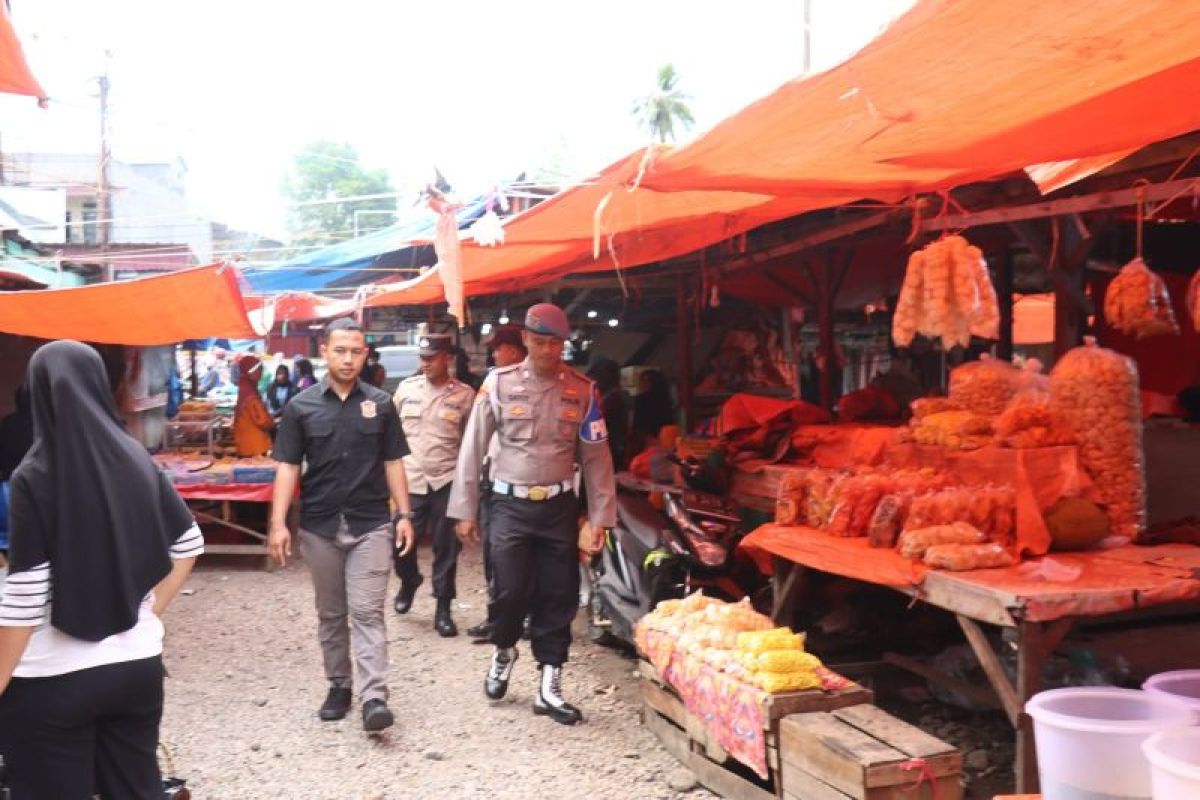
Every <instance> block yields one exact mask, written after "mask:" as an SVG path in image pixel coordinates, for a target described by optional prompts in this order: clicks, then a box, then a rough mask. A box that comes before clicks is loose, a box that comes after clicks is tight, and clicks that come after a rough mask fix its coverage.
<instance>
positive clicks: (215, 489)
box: [175, 483, 273, 503]
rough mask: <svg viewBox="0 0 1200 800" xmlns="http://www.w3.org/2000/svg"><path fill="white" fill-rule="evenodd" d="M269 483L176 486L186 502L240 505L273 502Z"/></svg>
mask: <svg viewBox="0 0 1200 800" xmlns="http://www.w3.org/2000/svg"><path fill="white" fill-rule="evenodd" d="M272 489H273V486H272V484H269V483H194V484H185V485H183V486H178V485H177V486H176V487H175V490H176V491H177V492H179V496H180V497H182V498H183V499H184V500H233V501H236V502H240V503H269V502H271V491H272Z"/></svg>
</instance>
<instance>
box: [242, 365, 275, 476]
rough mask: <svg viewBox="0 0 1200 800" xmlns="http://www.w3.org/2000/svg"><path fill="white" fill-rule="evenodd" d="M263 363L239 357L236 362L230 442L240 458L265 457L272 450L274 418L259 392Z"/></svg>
mask: <svg viewBox="0 0 1200 800" xmlns="http://www.w3.org/2000/svg"><path fill="white" fill-rule="evenodd" d="M262 371H263V369H262V362H261V361H259V360H258V357H257V356H242V358H241V359H240V360H239V361H238V397H237V406H236V407H235V408H234V411H233V443H234V446H235V447H237V454H238V455H239V456H242V457H250V456H264V455H266V454H267V453H269V452H270V451H271V433H272V432H273V431H274V430H275V419H274V418H273V417H272V416H271V414H270V412H268V411H267V407H266V406H265V405H263V401H262V397H261V396H259V393H258V380H259V378H261V377H262Z"/></svg>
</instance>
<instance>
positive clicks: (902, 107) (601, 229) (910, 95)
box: [370, 0, 1200, 305]
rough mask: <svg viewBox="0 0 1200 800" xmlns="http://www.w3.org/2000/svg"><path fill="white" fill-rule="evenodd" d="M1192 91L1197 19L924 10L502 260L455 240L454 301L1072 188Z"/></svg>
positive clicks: (574, 208) (648, 158)
mask: <svg viewBox="0 0 1200 800" xmlns="http://www.w3.org/2000/svg"><path fill="white" fill-rule="evenodd" d="M1198 81H1200V4H1196V3H1181V2H1177V1H1176V0H1148V2H1142V3H1129V2H1128V0H1063V1H1062V2H1057V3H1046V2H1044V1H1043V0H1011V2H1003V3H997V2H995V0H922V2H919V3H918V4H917V5H916V6H915V7H914V9H913V10H912V11H910V12H909V13H908V14H906V15H904V16H903V17H901V18H900V19H899V20H897V21H896V22H895V23H893V24H892V26H891V27H890V28H888V30H886V31H885V32H884V33H883V34H882V35H881V36H880V37H879V38H878V39H876V40H875V41H873V42H871V43H870V44H868V45H867V46H866V47H865V48H864V49H863V50H862V51H861V52H860V53H858V54H857V55H856V56H854V57H853V58H851V59H850V60H849V61H847V62H845V63H843V64H842V65H840V66H838V67H835V68H834V69H832V70H830V71H828V72H825V73H822V74H818V75H814V76H811V77H807V78H804V79H798V80H795V81H791V82H789V83H787V84H785V85H784V86H783V87H781V88H780V89H778V90H777V91H776V92H774V93H773V94H771V95H768V96H767V97H765V98H763V99H762V100H760V101H758V102H756V103H754V104H752V105H750V106H748V107H747V108H746V109H744V110H742V111H741V112H739V113H737V114H735V115H733V116H732V117H730V118H728V119H727V120H725V121H724V122H722V123H721V124H720V125H718V126H717V127H716V128H714V129H713V130H712V131H710V132H709V133H707V134H706V135H704V136H701V137H700V138H699V139H697V140H696V141H695V142H693V143H691V144H689V145H687V146H685V147H681V148H678V149H675V150H672V149H668V148H651V149H650V150H648V151H641V150H639V151H637V152H635V153H633V154H631V155H629V156H627V157H626V158H624V159H622V160H620V161H618V162H617V163H615V164H613V165H612V166H610V167H608V168H607V169H605V170H603V171H602V172H601V173H600V174H599V175H597V176H594V177H593V178H592V179H590V180H589V181H587V182H586V183H585V184H583V185H580V186H576V187H573V188H571V189H569V190H567V191H565V192H563V193H561V194H559V195H557V196H555V197H554V198H552V199H551V200H548V201H546V202H545V203H542V204H541V205H540V206H536V207H534V208H533V209H531V210H530V211H528V212H526V213H524V214H522V215H519V216H517V217H515V218H513V219H512V220H510V221H509V222H508V224H506V226H505V233H506V243H505V244H504V245H501V246H499V247H494V248H491V247H481V246H478V245H476V244H474V243H473V242H464V247H463V281H464V290H465V293H466V294H467V295H476V294H484V293H488V292H496V291H512V290H515V289H521V288H527V287H528V286H529V285H531V284H533V283H536V282H539V281H545V280H549V279H552V278H554V277H557V276H560V275H563V274H569V273H572V272H583V271H596V270H609V269H613V268H623V267H631V266H637V265H640V264H645V263H650V262H652V261H658V260H663V259H666V258H671V257H674V256H678V255H683V254H685V253H689V252H692V251H695V250H697V249H699V248H702V247H705V246H707V245H710V244H712V243H714V242H717V241H721V240H723V239H727V238H729V237H732V236H736V235H738V234H740V233H742V232H744V231H746V230H749V229H751V228H754V227H757V226H759V225H762V224H765V223H767V222H771V221H774V220H778V219H783V218H786V217H790V216H794V215H796V214H800V213H803V212H805V211H810V210H813V209H817V208H823V207H830V206H835V205H842V204H845V203H848V202H852V201H854V200H858V199H864V198H869V199H874V200H878V201H882V202H889V203H890V202H896V201H898V200H900V199H902V198H903V197H905V196H907V195H910V194H913V193H915V192H921V191H930V190H934V189H940V188H946V187H951V186H955V185H959V184H962V183H968V182H971V181H976V180H983V179H986V178H991V177H995V176H997V175H1000V174H1004V173H1006V172H1010V171H1013V170H1016V169H1021V168H1023V167H1025V166H1028V165H1033V164H1046V163H1048V162H1055V161H1068V160H1077V162H1076V163H1075V164H1073V165H1071V166H1069V167H1064V168H1062V171H1063V172H1064V175H1061V176H1059V178H1060V180H1061V179H1064V178H1070V177H1071V176H1072V175H1074V176H1078V175H1081V174H1084V173H1086V171H1087V170H1090V169H1095V168H1097V165H1098V164H1102V163H1104V162H1105V161H1106V160H1107V159H1109V158H1115V157H1117V156H1119V154H1121V153H1124V152H1127V151H1129V150H1131V149H1134V148H1137V147H1141V146H1144V145H1147V144H1151V143H1153V142H1156V141H1160V140H1162V139H1166V138H1169V137H1172V136H1176V135H1179V134H1182V133H1185V132H1188V131H1191V130H1195V129H1197V128H1200V104H1196V103H1188V102H1182V101H1181V98H1185V97H1190V94H1191V93H1194V87H1195V86H1196V85H1197V82H1198ZM1052 180H1053V178H1052ZM1048 185H1049V184H1048ZM1059 185H1061V183H1060V184H1059ZM596 244H598V245H599V253H600V257H599V258H596V257H595V252H594V246H595V245H596ZM441 297H442V289H441V285H440V282H438V281H429V280H416V281H413V282H410V283H408V284H403V285H400V286H397V287H396V288H395V289H392V290H390V291H388V292H387V293H386V294H381V295H378V296H376V297H375V298H374V299H373V300H372V301H371V303H370V304H371V305H398V304H405V303H429V302H435V301H437V300H440V299H441Z"/></svg>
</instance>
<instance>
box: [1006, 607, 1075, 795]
mask: <svg viewBox="0 0 1200 800" xmlns="http://www.w3.org/2000/svg"><path fill="white" fill-rule="evenodd" d="M1073 624H1074V620H1073V619H1071V618H1070V617H1066V618H1064V619H1058V620H1055V621H1054V622H1049V623H1044V624H1043V623H1040V622H1021V623H1019V624H1018V626H1017V698H1018V700H1019V701H1020V703H1021V706H1022V709H1021V713H1020V715H1019V717H1018V720H1017V723H1016V725H1017V753H1016V756H1017V758H1016V762H1017V763H1016V766H1015V768H1014V769H1015V772H1016V777H1017V791H1018V792H1036V791H1037V790H1038V770H1037V751H1036V750H1035V749H1034V744H1033V720H1032V719H1030V717H1029V715H1028V714H1026V713H1025V711H1024V705H1025V702H1026V701H1027V700H1029V698H1031V697H1033V696H1034V695H1035V694H1037V693H1038V692H1040V691H1041V690H1042V668H1043V667H1044V666H1045V664H1046V659H1048V658H1049V657H1050V654H1051V653H1053V652H1054V649H1055V648H1056V647H1058V645H1059V644H1060V643H1061V642H1062V640H1063V639H1064V638H1065V637H1066V635H1067V634H1068V633H1070V632H1071V626H1072V625H1073Z"/></svg>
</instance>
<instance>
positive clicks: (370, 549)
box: [268, 319, 413, 731]
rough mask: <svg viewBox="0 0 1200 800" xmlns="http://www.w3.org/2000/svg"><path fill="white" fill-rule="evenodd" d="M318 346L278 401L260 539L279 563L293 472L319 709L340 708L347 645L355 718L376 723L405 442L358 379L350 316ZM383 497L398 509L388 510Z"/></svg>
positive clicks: (346, 689)
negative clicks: (323, 371)
mask: <svg viewBox="0 0 1200 800" xmlns="http://www.w3.org/2000/svg"><path fill="white" fill-rule="evenodd" d="M321 356H322V357H323V358H324V359H325V362H326V364H328V366H329V372H328V374H327V375H326V377H325V378H324V379H322V380H321V382H320V383H318V384H316V385H315V386H312V387H310V388H308V389H305V390H304V391H303V392H301V393H300V394H298V395H296V397H295V398H294V399H293V400H292V402H291V403H289V404H288V406H287V408H285V409H284V411H283V419H282V420H281V421H280V425H279V432H278V434H277V435H276V438H275V460H276V461H277V462H278V467H277V469H276V473H275V490H274V499H273V502H272V506H271V531H270V537H269V541H268V546H269V547H270V549H271V554H272V555H273V556H274V557H275V559H276V560H277V561H278V562H279V563H280V564H285V563H286V561H287V557H288V556H290V555H291V554H292V534H291V531H290V530H289V529H288V526H287V513H288V507H289V506H290V505H291V502H292V497H293V496H294V494H295V491H296V485H297V483H299V484H300V497H301V507H300V531H299V544H300V552H301V554H302V555H303V556H304V561H305V563H307V564H308V569H309V572H310V573H311V576H312V582H313V589H314V593H315V595H316V606H317V617H318V620H319V624H318V637H319V638H320V641H321V651H322V654H323V656H324V663H325V676H326V678H327V679H328V680H329V693H328V695H327V696H326V698H325V702H324V703H323V704H322V705H321V708H320V710H319V711H318V715H319V716H320V718H321V719H323V720H326V721H330V720H338V719H342V718H343V717H345V716H346V714H347V712H349V710H350V705H351V701H352V700H353V690H352V683H353V680H352V678H353V672H354V670H352V668H351V647H353V658H354V667H355V669H356V670H357V672H358V678H359V680H360V682H361V684H360V690H359V694H360V697H361V699H362V713H363V728H364V729H366V730H367V731H380V730H383V729H385V728H388V727H390V726H391V725H392V724H393V722H394V717H393V715H392V712H391V710H390V709H389V708H388V706H387V698H388V689H387V669H388V660H387V627H386V622H385V618H384V603H385V601H386V597H387V582H388V573H389V572H390V569H389V566H390V564H391V560H392V550H393V542H394V546H395V547H396V548H399V550H400V552H401V553H406V552H408V549H409V548H410V547H411V546H412V540H413V534H412V524H411V522H410V521H409V520H410V519H411V518H412V514H411V513H410V511H409V503H408V484H407V481H406V480H405V477H404V461H403V458H404V456H406V455H408V445H407V444H406V443H405V440H404V431H403V430H401V427H400V418H399V416H398V415H397V414H396V409H395V407H394V406H393V405H392V399H391V398H390V397H388V396H387V393H386V392H383V391H380V390H379V389H376V388H375V387H373V386H369V385H368V384H366V383H364V382H363V381H362V380H360V379H359V376H360V375H361V373H362V367H363V362H364V361H365V360H366V357H367V345H366V341H365V338H364V336H363V331H362V328H361V327H359V326H358V324H357V323H355V322H354V321H352V320H349V319H339V320H335V321H334V322H331V323H330V324H329V325H328V326H326V328H325V332H324V335H323V342H322V344H321ZM302 463H307V469H306V470H305V472H304V477H303V480H301V477H300V465H301V464H302ZM389 497H390V499H391V501H392V503H394V504H395V507H396V508H397V509H399V513H398V514H397V515H396V516H395V517H392V515H391V511H390V510H389V508H388V499H389ZM393 530H394V533H393Z"/></svg>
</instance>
